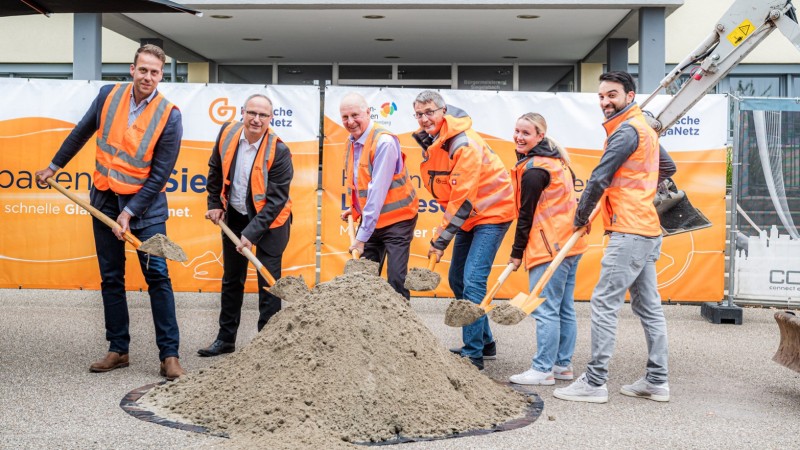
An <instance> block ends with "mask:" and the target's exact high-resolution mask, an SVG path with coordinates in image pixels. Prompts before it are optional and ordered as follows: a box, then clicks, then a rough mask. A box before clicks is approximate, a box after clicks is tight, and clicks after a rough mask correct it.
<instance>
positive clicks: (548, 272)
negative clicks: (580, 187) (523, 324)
mask: <svg viewBox="0 0 800 450" xmlns="http://www.w3.org/2000/svg"><path fill="white" fill-rule="evenodd" d="M605 198H606V196H605V195H603V196H602V197H600V201H598V202H597V206H595V208H594V210H593V211H592V214H591V215H589V223H590V224H591V223H592V220H594V218H595V217H597V214H598V213H599V212H600V205H602V202H603V201H604V200H605ZM585 232H586V226H582V227H580V228H578V229H577V230H575V232H574V233H572V236H570V238H569V240H568V241H567V243H566V244H564V247H562V248H561V250H560V251H559V252H558V254H557V255H556V257H555V258H554V259H553V261H552V262H551V263H550V265H548V266H547V269H545V271H544V273H543V274H542V277H541V278H539V281H538V282H537V283H536V286H534V287H533V290H532V291H531V293H530V294H529V295H528V298H527V299H525V304H528V303H529V302H531V301H534V300H536V299H537V298H538V297H539V295H540V294H541V293H542V291H543V290H544V287H545V286H546V285H547V282H548V281H550V277H552V276H553V272H555V271H556V269H557V268H558V266H559V265H560V264H561V261H563V260H564V258H566V257H567V253H569V251H570V250H572V247H574V246H575V243H576V242H578V239H580V238H581V236H583V235H584V233H585Z"/></svg>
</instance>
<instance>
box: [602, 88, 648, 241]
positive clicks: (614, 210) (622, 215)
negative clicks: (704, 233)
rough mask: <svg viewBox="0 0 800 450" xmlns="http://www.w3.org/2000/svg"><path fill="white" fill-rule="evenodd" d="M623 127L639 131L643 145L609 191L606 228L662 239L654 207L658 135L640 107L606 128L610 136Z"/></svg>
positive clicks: (622, 167)
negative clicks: (630, 127) (626, 126)
mask: <svg viewBox="0 0 800 450" xmlns="http://www.w3.org/2000/svg"><path fill="white" fill-rule="evenodd" d="M623 125H629V126H632V127H633V128H634V129H635V130H636V133H637V135H638V136H639V142H638V145H637V147H636V149H635V150H634V151H633V153H631V155H630V156H629V157H628V159H627V160H626V161H625V162H624V163H623V164H622V166H621V167H620V168H619V169H618V170H617V172H616V173H615V174H614V177H613V178H612V180H611V183H610V184H609V187H608V188H607V189H606V194H607V196H606V200H605V203H604V205H603V208H602V212H603V225H604V227H605V229H606V230H607V231H616V232H620V233H633V234H638V235H641V236H659V235H661V223H660V220H659V218H658V214H657V213H656V209H655V206H653V199H654V198H655V194H656V187H657V184H658V164H659V144H658V134H657V133H656V132H655V131H653V129H652V128H651V127H650V126H649V125H647V122H646V121H645V119H644V117H643V116H642V111H641V109H639V106H638V105H636V104H633V105H631V106H630V107H629V108H628V110H626V111H625V112H624V113H622V114H620V115H619V116H618V117H614V118H612V119H611V120H609V121H607V122H606V123H604V124H603V126H604V127H605V129H606V132H607V133H608V135H609V136H610V135H611V134H613V133H614V132H615V131H616V130H618V129H619V127H621V126H623Z"/></svg>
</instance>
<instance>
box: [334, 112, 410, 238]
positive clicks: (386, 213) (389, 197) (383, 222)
mask: <svg viewBox="0 0 800 450" xmlns="http://www.w3.org/2000/svg"><path fill="white" fill-rule="evenodd" d="M384 135H389V136H394V135H393V134H392V133H391V132H390V131H389V130H387V129H386V128H383V127H381V126H379V125H378V124H375V123H374V124H373V127H372V131H371V132H370V134H369V136H368V137H367V140H366V142H365V143H364V148H363V149H361V156H360V157H359V160H358V189H356V186H354V185H353V163H354V161H353V159H354V152H353V142H352V140H350V139H348V140H347V151H346V152H345V177H346V181H345V184H346V186H347V197H348V198H349V199H350V202H351V204H353V203H355V202H358V205H359V207H360V208H359V211H363V210H364V206H365V205H366V204H367V188H368V187H369V182H370V181H371V180H372V170H373V166H372V162H373V161H374V160H375V150H376V149H377V147H378V140H379V139H380V137H381V136H384ZM400 155H401V157H402V158H403V170H402V171H400V173H396V174H394V176H393V177H392V184H391V185H390V186H389V191H388V192H387V193H386V200H384V202H383V206H382V207H381V212H380V216H379V217H378V223H377V225H376V226H375V227H376V228H383V227H386V226H389V225H392V224H395V223H397V222H402V221H403V220H409V219H413V218H414V217H415V216H416V215H417V193H416V191H415V190H414V186H413V185H412V184H411V178H410V177H409V176H408V168H407V167H406V165H405V162H406V155H405V154H404V153H402V152H401V153H400ZM352 212H353V214H354V216H353V218H354V219H357V218H358V211H356V209H355V208H353V209H352Z"/></svg>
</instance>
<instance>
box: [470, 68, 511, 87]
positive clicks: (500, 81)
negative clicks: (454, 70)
mask: <svg viewBox="0 0 800 450" xmlns="http://www.w3.org/2000/svg"><path fill="white" fill-rule="evenodd" d="M512 69H513V68H512V66H459V67H458V88H459V89H467V90H487V91H510V90H512V89H513V87H514V72H513V70H512Z"/></svg>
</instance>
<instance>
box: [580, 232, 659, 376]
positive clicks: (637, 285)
mask: <svg viewBox="0 0 800 450" xmlns="http://www.w3.org/2000/svg"><path fill="white" fill-rule="evenodd" d="M660 253H661V236H658V237H654V238H649V237H645V236H639V235H636V234H627V233H616V232H615V233H611V235H610V238H609V240H608V247H607V248H606V252H605V256H603V261H602V269H601V270H600V280H599V281H598V282H597V286H595V288H594V292H593V293H592V301H591V306H592V357H591V360H590V361H589V365H588V367H587V370H586V376H587V378H588V380H589V383H590V384H592V385H595V386H600V385H603V384H605V382H606V380H607V379H608V362H609V360H610V359H611V355H612V354H613V353H614V345H615V344H616V340H617V322H618V318H619V310H620V308H621V307H622V305H623V304H624V303H625V292H626V291H628V290H630V292H631V309H632V310H633V314H634V315H636V316H637V317H638V318H639V320H640V321H641V323H642V328H644V336H645V339H647V351H648V359H647V375H646V378H647V381H649V382H651V383H654V384H661V383H665V382H666V381H667V359H668V349H667V322H666V320H665V319H664V311H663V309H662V308H661V297H660V296H659V294H658V289H657V283H656V261H657V260H658V257H659V255H660Z"/></svg>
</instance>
